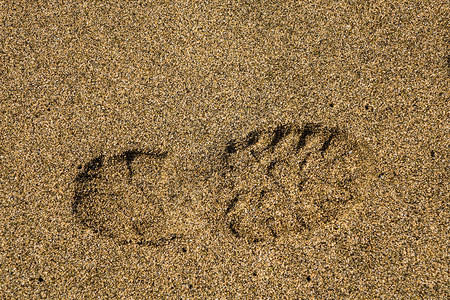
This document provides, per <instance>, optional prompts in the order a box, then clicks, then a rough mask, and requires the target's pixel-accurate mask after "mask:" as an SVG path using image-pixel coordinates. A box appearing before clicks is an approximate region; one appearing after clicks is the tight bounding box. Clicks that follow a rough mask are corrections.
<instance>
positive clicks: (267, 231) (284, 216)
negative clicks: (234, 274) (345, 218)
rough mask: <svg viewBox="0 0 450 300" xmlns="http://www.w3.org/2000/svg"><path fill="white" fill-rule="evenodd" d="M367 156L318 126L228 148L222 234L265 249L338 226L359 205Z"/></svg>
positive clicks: (271, 132)
mask: <svg viewBox="0 0 450 300" xmlns="http://www.w3.org/2000/svg"><path fill="white" fill-rule="evenodd" d="M362 149H363V147H359V145H358V144H357V143H356V142H354V141H353V140H351V139H350V138H349V137H348V135H347V134H345V133H344V132H343V131H342V130H340V129H339V128H335V127H334V128H329V127H327V126H324V125H322V124H317V123H307V124H304V125H303V126H299V125H293V124H283V125H278V126H275V127H271V128H263V129H258V130H254V131H251V132H249V133H248V134H246V135H245V136H244V137H242V138H237V139H233V140H231V141H229V142H228V143H226V146H225V147H224V151H223V159H222V171H221V172H220V174H221V179H220V180H221V181H222V183H221V187H222V188H221V189H220V190H219V194H220V195H219V196H218V197H219V198H221V199H223V200H222V202H223V203H224V205H225V206H224V209H223V219H224V220H225V224H224V225H225V226H224V228H225V229H226V230H228V232H229V233H230V234H232V235H233V236H235V237H237V238H245V239H247V240H249V241H250V242H260V241H266V240H274V239H277V238H279V237H282V236H286V235H291V234H303V235H304V234H306V233H309V232H310V231H311V230H314V229H316V228H318V227H321V226H325V225H326V224H328V223H330V222H333V221H334V220H337V219H338V218H339V216H340V215H342V214H344V213H345V212H346V211H348V210H349V209H350V207H351V206H352V205H354V204H355V203H357V201H359V199H360V197H359V195H358V189H359V188H360V185H361V184H362V180H363V178H364V176H365V174H364V173H365V172H366V169H365V161H364V157H365V155H364V153H362V152H363V150H362ZM227 199H228V200H227Z"/></svg>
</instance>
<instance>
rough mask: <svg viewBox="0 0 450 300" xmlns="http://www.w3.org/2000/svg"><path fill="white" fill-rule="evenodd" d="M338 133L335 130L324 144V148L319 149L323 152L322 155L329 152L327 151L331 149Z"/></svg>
mask: <svg viewBox="0 0 450 300" xmlns="http://www.w3.org/2000/svg"><path fill="white" fill-rule="evenodd" d="M336 134H337V133H336V131H335V130H333V131H332V132H331V134H330V135H329V136H328V138H327V139H326V141H325V142H324V143H323V145H322V147H321V148H320V149H319V151H320V152H322V155H323V154H324V153H325V151H327V149H328V148H329V147H330V145H331V142H332V140H333V139H334V138H335V137H336Z"/></svg>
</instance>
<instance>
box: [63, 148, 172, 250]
mask: <svg viewBox="0 0 450 300" xmlns="http://www.w3.org/2000/svg"><path fill="white" fill-rule="evenodd" d="M167 157H168V153H167V152H160V151H144V150H129V151H125V152H122V153H121V154H118V155H112V156H109V157H106V156H104V155H101V156H98V157H96V158H94V159H92V160H90V161H89V162H87V163H86V164H85V165H84V166H82V167H81V171H80V172H79V174H78V175H77V176H76V178H75V194H74V201H73V205H72V212H73V214H74V215H75V216H76V217H77V218H78V220H79V221H80V222H81V223H82V224H83V225H85V226H87V227H88V228H90V229H91V230H93V231H94V232H96V233H98V234H100V235H103V236H107V237H111V238H113V239H115V240H116V241H118V242H119V243H122V244H124V243H136V244H140V245H161V244H164V243H166V242H168V241H171V240H174V239H176V238H178V237H180V233H179V230H178V229H179V228H180V226H178V225H177V224H176V220H174V218H173V216H174V215H177V212H176V211H175V210H176V209H175V208H174V207H176V206H177V204H179V203H176V201H177V200H179V199H176V198H177V197H176V196H174V195H173V194H170V189H169V186H170V183H169V180H170V179H169V178H170V175H169V174H168V170H169V168H168V166H167V165H166V164H167ZM163 202H164V203H163ZM178 221H179V220H178Z"/></svg>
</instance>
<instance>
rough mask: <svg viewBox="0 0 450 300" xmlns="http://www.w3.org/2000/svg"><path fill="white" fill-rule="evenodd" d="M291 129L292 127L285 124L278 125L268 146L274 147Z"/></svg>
mask: <svg viewBox="0 0 450 300" xmlns="http://www.w3.org/2000/svg"><path fill="white" fill-rule="evenodd" d="M290 131H291V128H290V127H288V126H285V125H278V126H277V127H276V128H275V130H274V134H273V137H272V141H271V142H270V145H269V146H268V147H267V148H271V149H273V148H274V147H275V146H276V145H277V144H278V143H279V142H281V140H282V139H283V138H284V137H285V136H286V135H287V134H288V133H289V132H290Z"/></svg>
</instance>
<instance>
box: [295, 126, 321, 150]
mask: <svg viewBox="0 0 450 300" xmlns="http://www.w3.org/2000/svg"><path fill="white" fill-rule="evenodd" d="M316 129H317V126H315V125H314V124H306V125H305V128H304V129H303V131H302V133H301V135H300V137H299V139H298V142H297V146H296V147H295V150H296V151H298V150H300V149H301V148H303V147H305V145H306V138H307V137H308V136H310V135H313V134H314V133H315V132H316Z"/></svg>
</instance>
